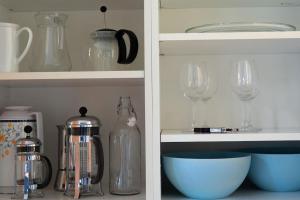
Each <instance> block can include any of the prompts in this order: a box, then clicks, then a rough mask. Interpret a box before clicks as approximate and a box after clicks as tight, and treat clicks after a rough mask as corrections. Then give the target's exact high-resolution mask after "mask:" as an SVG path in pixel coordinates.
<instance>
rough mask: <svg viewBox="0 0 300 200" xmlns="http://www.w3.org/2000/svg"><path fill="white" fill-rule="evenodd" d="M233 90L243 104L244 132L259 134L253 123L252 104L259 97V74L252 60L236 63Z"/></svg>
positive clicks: (233, 74)
mask: <svg viewBox="0 0 300 200" xmlns="http://www.w3.org/2000/svg"><path fill="white" fill-rule="evenodd" d="M231 84H232V89H233V91H234V93H235V94H236V95H237V96H238V97H239V99H240V100H241V102H242V103H243V121H242V125H241V128H240V131H242V132H257V131H259V129H258V128H255V127H254V126H253V125H252V122H251V112H250V103H251V101H252V100H253V99H254V98H255V97H256V96H257V95H258V93H259V89H258V74H257V71H256V69H255V64H254V62H253V61H251V60H247V59H244V60H239V61H237V62H235V63H234V66H233V72H232V80H231Z"/></svg>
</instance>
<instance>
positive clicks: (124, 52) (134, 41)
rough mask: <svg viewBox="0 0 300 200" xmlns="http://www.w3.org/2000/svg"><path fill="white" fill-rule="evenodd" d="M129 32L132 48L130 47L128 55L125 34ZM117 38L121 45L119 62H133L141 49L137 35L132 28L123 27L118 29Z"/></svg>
mask: <svg viewBox="0 0 300 200" xmlns="http://www.w3.org/2000/svg"><path fill="white" fill-rule="evenodd" d="M125 34H127V35H128V38H129V42H130V49H129V54H128V57H127V48H126V43H125V40H124V38H123V36H124V35H125ZM116 39H117V41H118V46H119V58H118V63H119V64H130V63H132V62H133V61H134V60H135V58H136V56H137V53H138V49H139V42H138V39H137V36H136V35H135V34H134V33H133V32H132V31H130V30H126V29H121V30H119V31H117V33H116Z"/></svg>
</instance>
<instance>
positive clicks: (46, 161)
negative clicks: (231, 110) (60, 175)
mask: <svg viewBox="0 0 300 200" xmlns="http://www.w3.org/2000/svg"><path fill="white" fill-rule="evenodd" d="M41 161H42V163H43V164H45V166H46V168H47V175H46V177H45V179H44V181H43V182H42V183H40V184H37V188H38V189H43V188H45V187H47V186H48V185H49V183H50V181H51V178H52V165H51V162H50V160H49V159H48V158H47V157H46V156H42V155H41Z"/></svg>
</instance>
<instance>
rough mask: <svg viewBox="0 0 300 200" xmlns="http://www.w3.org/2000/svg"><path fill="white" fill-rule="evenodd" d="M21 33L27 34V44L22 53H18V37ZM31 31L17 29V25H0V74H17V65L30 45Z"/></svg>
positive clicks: (25, 28)
mask: <svg viewBox="0 0 300 200" xmlns="http://www.w3.org/2000/svg"><path fill="white" fill-rule="evenodd" d="M23 31H27V32H28V35H29V37H28V42H27V45H26V48H25V49H24V51H23V53H21V55H20V56H19V57H17V55H18V52H19V36H20V34H21V33H22V32H23ZM32 37H33V36H32V31H31V30H30V29H29V28H27V27H24V28H21V29H19V25H17V24H11V23H0V72H17V71H19V63H20V62H21V61H22V60H23V58H24V57H25V55H26V54H27V53H28V50H29V48H30V46H31V43H32Z"/></svg>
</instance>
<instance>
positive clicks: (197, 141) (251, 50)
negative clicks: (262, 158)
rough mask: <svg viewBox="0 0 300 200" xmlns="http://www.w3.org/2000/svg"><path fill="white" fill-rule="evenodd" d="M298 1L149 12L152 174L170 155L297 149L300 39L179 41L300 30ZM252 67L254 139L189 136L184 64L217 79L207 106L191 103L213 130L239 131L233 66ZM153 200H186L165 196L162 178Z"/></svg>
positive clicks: (244, 193)
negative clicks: (203, 29)
mask: <svg viewBox="0 0 300 200" xmlns="http://www.w3.org/2000/svg"><path fill="white" fill-rule="evenodd" d="M299 13H300V7H299V1H296V0H284V1H276V0H275V1H273V0H267V1H240V0H224V1H217V0H211V1H205V0H186V1H181V0H160V1H156V0H154V1H153V7H152V34H153V35H152V41H153V44H152V50H153V55H152V74H153V77H152V79H153V83H152V85H153V97H154V99H153V104H154V105H155V106H153V119H154V121H153V133H154V135H153V146H154V148H153V153H154V163H157V164H156V165H155V166H154V169H153V171H154V173H155V174H159V173H160V172H161V165H160V163H161V155H162V154H164V153H166V152H173V151H175V152H176V151H197V150H206V151H207V150H209V151H216V150H238V149H243V148H249V147H263V146H269V147H272V146H299V145H300V138H299V133H300V104H299V103H298V102H299V101H300V93H299V89H298V86H299V84H300V80H299V78H298V76H299V73H300V67H299V65H300V59H299V58H300V48H299V47H300V46H299V36H300V35H299V31H290V32H272V33H271V32H240V33H239V32H234V33H185V30H186V29H187V28H190V27H193V26H197V25H204V24H214V23H228V22H279V23H287V24H292V25H294V26H295V27H296V28H297V30H299V27H300V21H299V19H300V14H299ZM245 57H246V58H250V59H253V60H255V64H256V68H257V70H258V72H259V77H260V82H259V89H260V93H259V95H258V96H257V97H256V98H255V99H254V100H253V103H252V114H253V116H255V117H253V124H254V125H255V126H258V127H260V128H262V130H261V131H260V132H258V133H247V134H242V133H233V134H210V135H201V134H194V133H192V132H191V131H189V130H190V125H191V103H190V102H189V101H188V100H187V99H185V98H184V96H183V93H182V91H181V90H180V84H179V79H180V78H179V77H180V71H181V69H182V68H183V67H184V64H186V63H189V62H202V61H205V62H206V63H207V65H208V68H209V70H211V71H212V72H214V73H215V74H217V77H218V78H217V79H218V82H219V87H218V91H217V93H216V94H215V95H214V97H213V98H212V99H211V100H210V101H209V102H208V103H207V104H206V106H207V110H208V113H206V115H205V116H203V115H201V112H203V109H204V104H203V103H202V102H201V101H200V102H199V103H197V111H198V112H197V113H198V115H197V120H198V121H199V122H201V121H203V120H204V117H206V119H207V121H208V123H209V125H211V126H213V127H239V125H240V121H241V116H242V115H241V103H240V101H239V100H238V98H237V97H236V96H235V94H234V93H233V92H232V89H231V86H230V73H231V67H232V63H233V62H234V61H236V60H238V59H240V58H245ZM153 179H154V183H155V184H154V187H155V188H154V189H153V191H155V194H154V195H155V198H154V199H156V200H157V199H158V200H159V199H162V200H167V199H182V200H183V199H187V198H185V197H184V196H182V195H181V194H178V193H176V192H174V191H171V192H169V190H168V189H167V188H168V184H167V183H166V182H165V177H163V175H160V176H157V175H156V176H155V177H154V178H153ZM298 198H300V193H299V192H295V193H272V192H265V191H261V190H258V189H254V188H252V187H250V188H247V187H241V188H240V189H239V190H238V191H237V192H235V193H234V194H233V195H231V196H230V197H228V198H227V199H298Z"/></svg>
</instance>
